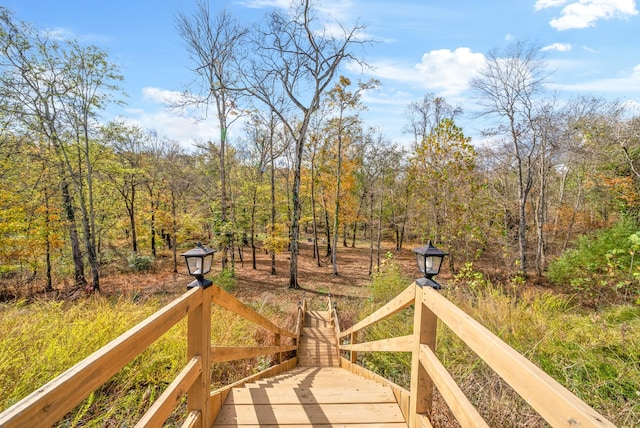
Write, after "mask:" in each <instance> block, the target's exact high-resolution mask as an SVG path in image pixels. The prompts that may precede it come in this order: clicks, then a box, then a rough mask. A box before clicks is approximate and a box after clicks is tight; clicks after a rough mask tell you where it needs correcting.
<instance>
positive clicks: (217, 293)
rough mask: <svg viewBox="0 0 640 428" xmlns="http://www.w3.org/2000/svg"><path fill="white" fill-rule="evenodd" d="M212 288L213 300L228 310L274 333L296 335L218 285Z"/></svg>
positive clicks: (288, 335)
mask: <svg viewBox="0 0 640 428" xmlns="http://www.w3.org/2000/svg"><path fill="white" fill-rule="evenodd" d="M212 288H213V289H214V290H213V302H214V303H215V304H217V305H219V306H222V307H223V308H225V309H227V310H230V311H231V312H234V313H236V314H238V315H240V316H241V317H243V318H246V319H247V320H249V321H251V322H254V323H255V324H258V325H259V326H260V327H263V328H266V329H267V330H269V331H272V332H274V333H278V334H281V335H283V336H287V337H293V338H295V337H296V334H295V333H292V332H290V331H287V330H285V329H283V328H280V327H278V326H277V325H275V324H274V323H272V322H271V321H269V320H268V319H266V318H265V317H263V316H262V315H260V314H259V313H257V312H256V311H254V310H253V309H251V308H250V307H249V306H247V305H245V304H244V303H242V302H241V301H240V300H238V299H236V298H235V297H233V296H232V295H231V294H229V293H227V292H226V291H224V290H222V289H221V288H219V287H212Z"/></svg>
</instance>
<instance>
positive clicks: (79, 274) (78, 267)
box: [61, 177, 87, 288]
mask: <svg viewBox="0 0 640 428" xmlns="http://www.w3.org/2000/svg"><path fill="white" fill-rule="evenodd" d="M61 185H62V186H61V191H62V203H63V206H64V211H65V215H66V218H67V228H68V231H69V242H70V244H71V255H72V258H73V269H74V282H75V286H76V287H82V288H84V287H85V286H86V285H87V280H86V279H85V277H84V262H83V261H82V251H81V250H80V240H79V239H78V230H77V229H76V214H75V208H74V207H73V201H72V199H71V194H70V192H69V183H68V182H67V179H66V178H64V177H63V178H62V183H61Z"/></svg>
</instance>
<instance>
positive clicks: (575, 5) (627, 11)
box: [535, 0, 638, 31]
mask: <svg viewBox="0 0 640 428" xmlns="http://www.w3.org/2000/svg"><path fill="white" fill-rule="evenodd" d="M567 3H568V2H567V1H566V0H538V1H537V2H536V4H535V10H538V11H539V10H542V9H546V8H550V7H559V6H564V7H563V9H562V12H561V14H560V17H559V18H554V19H552V20H551V21H550V22H549V25H551V26H552V27H553V28H555V29H557V30H559V31H562V30H569V29H574V28H587V27H593V26H594V25H595V23H596V22H597V21H599V20H601V19H625V18H629V17H631V16H635V15H637V14H638V9H636V2H635V0H578V1H572V2H569V3H568V4H567Z"/></svg>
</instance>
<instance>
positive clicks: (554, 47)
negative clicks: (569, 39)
mask: <svg viewBox="0 0 640 428" xmlns="http://www.w3.org/2000/svg"><path fill="white" fill-rule="evenodd" d="M541 50H542V51H558V52H569V51H570V50H571V45H570V44H569V43H553V44H551V45H549V46H545V47H543V48H542V49H541Z"/></svg>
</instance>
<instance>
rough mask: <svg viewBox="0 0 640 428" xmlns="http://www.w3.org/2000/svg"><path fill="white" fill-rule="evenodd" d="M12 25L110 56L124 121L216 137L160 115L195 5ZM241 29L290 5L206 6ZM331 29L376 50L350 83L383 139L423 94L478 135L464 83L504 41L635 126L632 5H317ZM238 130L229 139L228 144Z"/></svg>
mask: <svg viewBox="0 0 640 428" xmlns="http://www.w3.org/2000/svg"><path fill="white" fill-rule="evenodd" d="M3 5H4V6H5V7H7V8H8V9H10V10H12V11H13V12H14V14H15V18H16V19H19V20H22V21H27V22H30V23H33V24H34V25H35V26H36V27H38V28H39V29H42V30H49V31H52V32H55V33H58V34H60V35H61V36H63V37H73V38H78V39H79V40H82V41H84V42H87V43H92V44H95V45H97V46H99V47H101V48H103V49H105V50H107V51H108V52H109V54H110V57H111V59H112V61H114V62H116V63H117V64H118V65H119V66H120V69H121V72H122V74H123V75H124V77H125V81H124V84H123V86H124V88H125V90H126V92H127V94H128V98H127V99H126V102H127V105H126V106H125V107H119V108H118V110H117V111H115V110H114V111H110V112H109V114H110V115H116V114H117V115H121V116H125V117H127V118H129V119H130V120H132V121H134V122H136V123H138V124H140V125H142V126H144V127H146V128H149V129H154V130H156V131H157V132H158V133H159V134H160V135H165V136H168V137H170V138H173V139H177V140H179V141H181V142H182V143H183V144H184V145H185V146H188V145H189V144H190V143H191V142H192V141H193V140H194V139H200V140H202V139H207V138H213V139H215V136H216V135H219V134H218V132H217V131H216V130H215V125H214V121H213V120H208V121H204V122H196V121H194V120H193V119H192V118H188V117H182V116H180V115H179V114H178V113H177V112H172V111H169V110H167V109H166V108H165V107H164V105H163V100H164V99H166V98H167V97H172V96H175V94H176V93H179V92H181V91H182V90H183V89H185V87H186V86H187V84H188V83H189V82H190V80H191V79H192V78H193V76H192V74H191V72H190V71H189V66H190V64H189V60H188V56H187V53H186V51H185V49H184V45H183V43H182V40H181V39H180V37H179V36H178V34H177V31H176V29H175V16H176V14H177V13H178V12H180V11H189V10H193V8H194V5H195V0H173V1H172V0H154V1H150V0H128V1H123V0H109V1H104V0H57V1H51V0H5V1H4V2H3ZM211 5H212V9H213V10H218V9H221V8H223V7H226V8H227V9H228V10H229V11H230V12H231V13H232V14H233V15H234V16H235V17H236V18H237V19H239V20H240V21H242V22H245V23H251V22H255V21H257V20H258V19H260V17H261V16H262V15H263V14H264V13H265V12H266V11H267V9H268V8H272V7H281V8H286V7H288V5H289V0H237V1H225V0H212V2H211ZM319 6H320V10H321V14H322V16H323V17H324V18H326V19H327V22H335V20H336V19H337V20H339V21H341V22H343V23H345V24H347V25H349V24H353V23H354V22H356V20H359V22H360V23H361V24H363V25H365V26H366V30H365V32H366V35H367V36H368V37H370V38H372V39H375V40H376V41H377V42H376V43H374V44H373V45H371V46H370V47H368V48H367V49H366V52H365V55H366V58H365V59H366V61H367V62H368V63H369V64H371V65H372V66H373V69H372V70H369V71H366V72H365V74H362V75H358V74H354V73H355V72H354V70H352V69H350V68H349V67H346V68H345V70H344V71H343V73H344V74H348V75H350V77H352V79H354V80H358V79H360V80H363V81H366V80H369V79H370V78H377V79H379V80H380V81H381V82H382V86H381V87H380V88H379V89H378V90H377V91H375V92H372V93H369V94H368V95H367V97H366V99H365V100H366V102H367V104H368V106H369V111H368V112H366V113H365V115H364V117H365V119H366V121H367V123H368V124H370V125H376V126H379V127H380V128H381V130H382V132H383V133H384V134H385V135H387V136H388V137H389V138H390V139H393V140H395V141H398V142H403V141H408V140H409V137H408V136H406V135H403V134H402V132H401V130H402V128H403V126H404V125H405V124H406V120H405V118H404V111H405V108H406V106H407V104H408V103H409V102H411V101H415V100H418V99H420V98H422V97H423V96H424V95H425V94H427V93H435V94H436V95H441V96H444V97H445V98H446V99H447V101H449V103H451V104H455V105H460V106H462V107H463V109H464V111H465V112H466V113H469V114H468V115H465V117H464V118H462V119H461V121H460V125H462V126H463V129H464V131H465V133H466V134H467V135H469V136H472V137H475V136H476V135H478V134H479V130H480V128H481V127H482V125H481V124H479V123H477V122H475V121H474V120H473V119H472V117H471V114H470V113H472V112H473V111H474V109H475V104H474V101H473V98H472V95H473V94H472V93H470V91H469V89H468V86H467V82H468V80H469V79H470V78H471V77H473V76H474V71H475V70H476V69H477V68H478V67H479V66H480V65H481V63H482V60H483V58H484V55H485V54H486V53H487V52H488V51H489V50H491V49H494V48H501V47H504V46H505V45H507V44H508V43H509V41H510V40H515V39H519V40H529V41H535V42H536V43H538V44H539V45H540V46H541V47H542V49H543V50H544V54H545V55H546V59H547V63H548V65H549V71H551V72H552V74H551V76H550V79H549V87H550V89H553V90H557V91H559V92H560V93H561V94H563V95H565V96H572V95H579V94H589V95H596V96H600V97H603V98H607V99H618V100H620V101H622V102H624V103H625V104H626V105H627V106H628V107H629V109H630V112H631V113H632V114H635V115H640V13H639V11H638V7H637V5H636V3H635V1H634V0H499V1H498V0H454V1H451V0H448V1H442V0H432V1H429V0H399V1H369V0H330V1H320V3H319ZM238 135H239V130H238V129H236V130H232V133H231V136H232V138H233V137H234V136H235V137H237V136H238Z"/></svg>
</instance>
